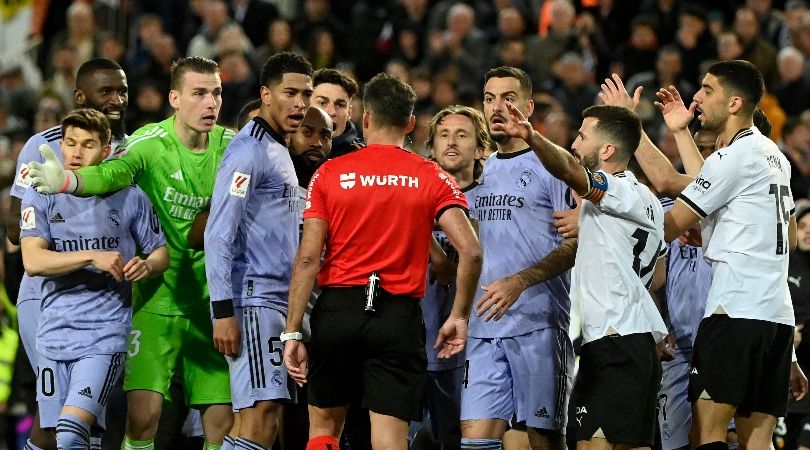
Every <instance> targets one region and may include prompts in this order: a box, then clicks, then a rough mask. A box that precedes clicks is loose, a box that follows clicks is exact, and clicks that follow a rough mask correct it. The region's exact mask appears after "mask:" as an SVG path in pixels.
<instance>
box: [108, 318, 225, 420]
mask: <svg viewBox="0 0 810 450" xmlns="http://www.w3.org/2000/svg"><path fill="white" fill-rule="evenodd" d="M212 336H213V325H212V323H211V317H210V316H209V315H207V314H205V315H195V316H164V315H161V314H153V313H150V312H145V311H138V312H136V313H134V314H133V316H132V331H131V332H130V335H129V349H128V352H127V356H128V358H127V364H126V371H125V374H124V390H125V391H134V390H138V389H143V390H147V391H154V392H159V393H161V394H163V397H164V398H166V399H168V398H169V385H170V384H171V379H172V376H173V375H174V374H175V371H177V370H179V371H181V372H180V373H181V375H182V380H183V390H184V393H185V399H186V403H188V404H189V405H193V406H196V405H214V404H221V403H230V402H231V390H230V381H229V376H228V363H227V361H226V360H225V357H224V356H223V355H222V354H221V353H219V351H217V349H216V348H214V344H213V339H212Z"/></svg>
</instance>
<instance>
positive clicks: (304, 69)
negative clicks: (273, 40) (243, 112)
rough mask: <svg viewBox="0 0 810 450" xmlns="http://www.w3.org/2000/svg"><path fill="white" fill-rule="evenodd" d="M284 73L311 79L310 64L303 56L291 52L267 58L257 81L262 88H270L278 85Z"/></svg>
mask: <svg viewBox="0 0 810 450" xmlns="http://www.w3.org/2000/svg"><path fill="white" fill-rule="evenodd" d="M285 73H300V74H304V75H307V76H310V77H311V76H312V64H310V63H309V61H307V60H306V58H304V57H303V56H301V55H299V54H296V53H293V52H280V53H276V54H275V55H273V56H271V57H269V58H267V62H265V63H264V67H262V74H261V75H260V77H259V81H260V82H261V85H262V86H267V87H270V86H272V85H275V84H278V83H280V82H281V79H282V78H284V74H285Z"/></svg>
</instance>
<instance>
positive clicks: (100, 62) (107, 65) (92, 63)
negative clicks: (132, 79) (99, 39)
mask: <svg viewBox="0 0 810 450" xmlns="http://www.w3.org/2000/svg"><path fill="white" fill-rule="evenodd" d="M99 70H120V71H123V70H124V69H122V68H121V65H119V64H118V63H117V62H115V61H113V60H111V59H107V58H93V59H89V60H87V61H85V63H84V64H82V65H81V66H79V70H78V71H77V72H76V87H77V88H79V89H82V86H83V85H84V82H85V81H86V80H87V78H88V77H89V76H90V75H92V74H93V73H95V72H97V71H99Z"/></svg>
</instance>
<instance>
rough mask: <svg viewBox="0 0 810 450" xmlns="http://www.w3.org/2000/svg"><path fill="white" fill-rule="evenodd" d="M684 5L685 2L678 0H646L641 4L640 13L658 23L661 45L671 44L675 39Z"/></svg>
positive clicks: (657, 29)
mask: <svg viewBox="0 0 810 450" xmlns="http://www.w3.org/2000/svg"><path fill="white" fill-rule="evenodd" d="M682 5H683V2H679V1H678V0H645V1H644V2H643V3H642V4H641V10H640V11H639V12H640V14H643V15H644V16H645V17H649V18H650V19H652V21H653V22H654V23H656V24H657V28H656V31H657V36H658V42H660V43H661V45H666V44H669V43H671V42H672V41H673V40H674V39H675V33H676V32H677V30H678V20H679V18H680V9H681V6H682Z"/></svg>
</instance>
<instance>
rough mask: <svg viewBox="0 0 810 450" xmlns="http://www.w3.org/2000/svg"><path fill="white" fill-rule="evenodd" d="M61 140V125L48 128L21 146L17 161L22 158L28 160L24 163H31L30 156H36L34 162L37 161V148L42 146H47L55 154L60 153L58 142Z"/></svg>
mask: <svg viewBox="0 0 810 450" xmlns="http://www.w3.org/2000/svg"><path fill="white" fill-rule="evenodd" d="M61 140H62V127H61V125H57V126H55V127H51V128H48V129H47V130H45V131H41V132H39V133H37V134H35V135H33V136H31V137H30V138H28V140H27V141H26V142H25V145H24V146H23V150H22V151H21V152H20V156H19V158H18V161H22V160H23V159H24V158H29V159H27V160H26V161H25V162H28V161H31V159H30V158H31V156H36V158H34V159H35V160H37V161H39V160H40V159H41V158H39V146H40V145H42V144H45V145H48V146H50V147H51V149H53V150H54V151H55V152H61V151H62V150H61V148H60V147H59V141H61Z"/></svg>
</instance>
